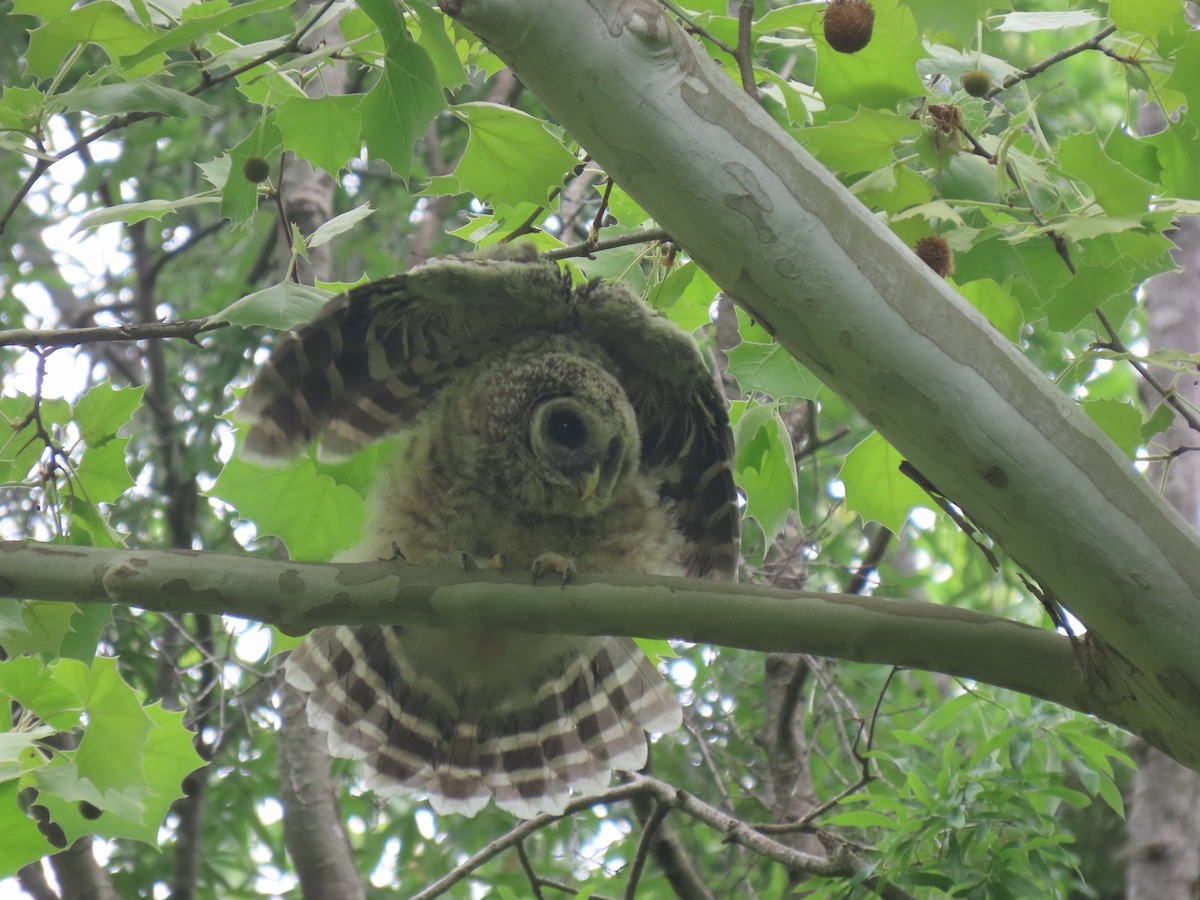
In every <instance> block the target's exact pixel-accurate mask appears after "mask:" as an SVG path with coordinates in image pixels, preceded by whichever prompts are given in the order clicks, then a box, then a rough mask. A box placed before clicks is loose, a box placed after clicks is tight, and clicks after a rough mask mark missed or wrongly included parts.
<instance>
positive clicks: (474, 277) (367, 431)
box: [235, 257, 739, 577]
mask: <svg viewBox="0 0 1200 900" xmlns="http://www.w3.org/2000/svg"><path fill="white" fill-rule="evenodd" d="M538 334H545V335H547V336H548V337H549V336H550V335H567V336H570V337H573V338H575V339H578V340H581V341H583V342H584V343H585V344H587V345H590V346H592V347H594V348H596V349H597V350H598V351H599V352H600V353H601V354H602V355H604V356H605V357H606V358H607V359H608V360H609V361H611V363H612V365H613V367H614V368H615V370H616V371H614V372H613V375H615V376H616V377H617V379H618V380H619V381H620V382H621V386H622V388H623V389H624V390H625V392H626V394H627V396H628V397H629V400H630V403H631V404H632V405H633V408H634V412H635V413H636V415H637V419H638V427H639V430H640V431H641V440H642V467H643V469H644V470H646V471H648V472H650V473H652V474H653V475H654V477H656V478H659V479H660V483H661V486H662V488H661V491H662V494H663V496H664V497H667V498H670V499H671V500H674V501H675V502H676V503H677V511H678V518H679V521H680V524H681V527H682V529H683V532H684V537H685V540H686V546H685V551H684V557H685V566H686V571H687V573H688V574H689V575H693V576H697V577H732V576H733V574H734V573H735V572H736V566H737V559H738V549H739V530H738V527H739V516H738V508H737V495H736V491H735V488H734V484H733V454H732V437H731V435H730V430H729V421H728V417H727V415H726V412H725V400H724V398H723V397H722V396H721V395H720V392H719V390H718V389H717V387H716V384H715V383H714V381H713V377H712V374H711V372H710V371H709V369H708V366H707V364H706V363H705V361H704V358H703V357H702V356H701V355H700V352H699V350H697V348H696V345H695V343H694V342H693V341H692V339H691V338H690V337H689V336H688V335H686V334H685V333H684V332H682V331H681V330H680V329H679V328H677V327H676V326H675V325H673V324H672V323H670V322H668V321H667V320H666V319H663V318H662V317H660V316H658V315H657V314H656V313H654V312H653V311H652V310H650V309H649V308H648V307H647V306H646V305H645V304H644V303H642V302H641V301H640V300H639V299H638V298H637V297H635V296H634V295H633V294H632V293H630V292H629V291H628V290H627V289H625V288H624V287H621V286H619V285H603V284H599V283H593V284H590V285H587V286H585V287H583V288H580V289H579V290H572V287H571V284H570V281H569V279H568V278H567V277H566V276H564V275H563V274H562V273H561V272H560V271H559V269H558V267H557V266H555V265H554V264H550V263H538V262H533V261H529V260H515V259H510V260H497V259H476V258H470V257H462V258H452V259H445V260H438V261H435V262H433V263H430V264H428V265H426V266H422V267H421V268H418V269H414V270H412V271H410V272H407V273H405V274H402V275H397V276H393V277H391V278H385V279H382V280H380V281H375V282H371V283H369V284H364V285H361V286H359V287H357V288H354V289H353V290H351V291H349V292H347V293H345V294H343V295H341V296H339V297H336V298H334V299H333V300H331V301H330V302H329V303H328V304H326V306H325V307H324V308H323V309H322V310H321V312H320V313H318V314H317V316H316V318H314V319H313V320H312V321H311V322H308V323H307V324H305V325H302V326H300V327H299V328H298V329H297V330H296V331H295V332H294V333H293V334H292V335H290V336H289V337H288V338H286V339H285V340H284V341H283V342H281V343H280V344H279V346H278V347H277V348H276V349H275V352H274V353H273V354H272V356H271V359H270V360H269V361H268V363H267V364H266V365H265V366H264V367H263V369H262V370H261V372H260V373H259V375H258V377H257V378H256V379H255V381H254V383H253V384H252V385H251V386H250V389H249V390H248V391H247V392H246V395H245V396H244V397H243V399H242V402H241V404H240V406H239V408H238V410H237V413H236V414H235V415H236V417H237V418H238V419H239V420H241V421H245V422H248V423H249V424H250V430H249V433H248V434H247V436H246V441H245V445H244V449H243V452H245V453H247V454H248V455H249V456H250V457H252V458H258V459H262V460H272V459H282V458H286V457H290V456H294V455H296V454H297V453H300V452H302V451H303V450H304V449H305V448H306V447H307V446H308V445H309V443H310V442H311V441H312V440H313V439H314V438H317V437H319V438H320V444H319V452H320V453H321V455H322V456H323V457H326V458H333V459H337V458H342V457H346V456H349V455H350V454H352V453H354V452H356V451H358V450H360V449H362V448H363V447H365V446H366V445H367V444H369V443H371V442H372V441H375V440H378V439H379V438H381V437H384V436H386V435H388V434H390V433H393V432H395V431H398V430H400V429H402V428H404V427H405V426H406V425H408V424H409V423H410V422H411V421H412V420H413V418H414V417H415V416H416V415H417V414H418V413H420V412H421V410H423V409H424V408H425V407H426V406H427V405H428V404H429V403H430V401H431V400H432V399H433V398H434V396H435V395H436V394H437V392H438V391H439V390H440V389H441V388H442V387H443V386H444V385H445V384H446V383H447V382H448V381H449V380H451V379H452V378H454V377H455V375H456V374H457V373H458V372H460V371H462V370H463V369H464V368H466V367H468V366H470V365H471V364H472V363H473V362H475V361H476V360H478V359H479V358H481V357H482V356H484V355H486V354H488V353H492V352H495V351H497V350H499V349H502V348H505V347H510V346H512V345H514V344H515V343H517V342H518V341H521V342H526V343H528V342H531V341H533V340H536V337H537V335H538Z"/></svg>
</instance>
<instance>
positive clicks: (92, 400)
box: [74, 381, 146, 447]
mask: <svg viewBox="0 0 1200 900" xmlns="http://www.w3.org/2000/svg"><path fill="white" fill-rule="evenodd" d="M145 392H146V386H145V385H140V386H138V387H129V388H114V387H113V386H112V382H111V381H102V382H101V383H100V384H97V385H94V386H93V387H92V388H90V389H89V390H88V392H87V393H85V394H84V395H83V396H82V397H80V398H79V400H77V401H76V403H75V407H74V417H75V423H76V424H77V425H78V426H79V434H80V436H81V437H82V438H83V442H84V443H85V444H87V445H88V446H89V447H99V446H101V445H102V444H104V443H105V442H107V441H109V440H111V439H112V438H114V437H116V434H117V432H118V431H120V430H121V428H123V427H124V426H125V425H126V424H128V422H129V420H130V418H131V417H132V416H133V412H134V410H136V409H137V408H138V406H139V405H140V404H141V402H142V395H143V394H144V393H145Z"/></svg>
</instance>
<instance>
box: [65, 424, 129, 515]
mask: <svg viewBox="0 0 1200 900" xmlns="http://www.w3.org/2000/svg"><path fill="white" fill-rule="evenodd" d="M128 445H129V438H112V439H110V440H108V441H106V442H105V443H103V444H100V445H99V446H95V447H88V448H87V449H85V450H84V451H83V458H82V459H80V461H79V465H78V466H77V467H76V469H75V474H76V476H77V477H78V479H79V487H80V490H81V491H82V493H83V495H84V496H85V497H86V498H87V500H88V502H90V503H112V502H113V501H114V500H116V499H117V498H118V497H120V496H121V495H122V494H123V493H125V492H126V491H127V490H129V488H131V487H133V476H132V475H130V474H129V466H127V465H126V463H125V448H126V447H127V446H128Z"/></svg>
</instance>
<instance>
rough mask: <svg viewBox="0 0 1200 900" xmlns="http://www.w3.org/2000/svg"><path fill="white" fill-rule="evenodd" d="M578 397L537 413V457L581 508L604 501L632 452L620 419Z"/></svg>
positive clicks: (534, 439) (545, 406) (533, 438)
mask: <svg viewBox="0 0 1200 900" xmlns="http://www.w3.org/2000/svg"><path fill="white" fill-rule="evenodd" d="M607 412H608V411H607V410H604V409H603V408H596V407H595V406H594V405H592V406H589V405H588V404H587V403H585V402H584V400H583V399H582V398H580V397H574V396H568V397H555V398H553V399H551V400H547V401H545V402H543V403H541V404H540V405H539V406H538V407H537V409H536V410H535V412H534V414H533V419H532V433H531V435H530V438H531V443H532V445H533V450H534V453H535V454H536V455H537V456H538V458H539V459H540V460H541V462H542V463H543V465H545V466H546V467H547V469H548V470H549V474H551V475H553V476H557V478H561V479H562V480H563V481H565V482H567V483H568V484H570V485H571V487H572V488H573V489H574V490H575V492H576V493H578V495H579V501H580V502H581V503H588V502H589V501H592V500H593V498H595V499H596V500H598V501H605V500H607V499H608V498H609V496H611V494H612V491H613V488H614V487H615V486H616V482H617V480H618V479H619V478H620V476H621V474H622V472H623V471H624V469H625V468H626V466H627V456H628V455H629V447H628V446H627V441H626V438H625V435H624V434H623V433H622V432H623V430H624V425H625V423H624V421H623V420H622V419H621V418H620V417H614V416H612V415H611V414H607V415H606V413H607Z"/></svg>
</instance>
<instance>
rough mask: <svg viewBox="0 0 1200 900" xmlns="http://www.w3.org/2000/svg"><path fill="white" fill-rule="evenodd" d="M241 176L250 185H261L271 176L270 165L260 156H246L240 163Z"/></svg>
mask: <svg viewBox="0 0 1200 900" xmlns="http://www.w3.org/2000/svg"><path fill="white" fill-rule="evenodd" d="M242 175H244V176H245V177H246V180H247V181H249V182H250V183H251V184H262V183H263V182H264V181H266V180H267V179H268V178H269V177H270V176H271V164H270V163H269V162H267V161H266V160H265V159H263V158H262V157H261V156H248V157H246V161H245V162H244V163H242Z"/></svg>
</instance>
